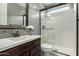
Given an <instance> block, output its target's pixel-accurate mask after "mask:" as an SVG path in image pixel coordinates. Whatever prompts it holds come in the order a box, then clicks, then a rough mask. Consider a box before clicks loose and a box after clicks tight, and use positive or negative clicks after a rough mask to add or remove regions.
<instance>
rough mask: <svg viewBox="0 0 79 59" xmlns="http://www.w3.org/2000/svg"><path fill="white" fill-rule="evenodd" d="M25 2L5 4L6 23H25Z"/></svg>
mask: <svg viewBox="0 0 79 59" xmlns="http://www.w3.org/2000/svg"><path fill="white" fill-rule="evenodd" d="M24 15H25V4H24V3H8V4H7V25H15V26H18V25H21V26H23V25H25V24H24V23H25V20H26V17H25V16H24Z"/></svg>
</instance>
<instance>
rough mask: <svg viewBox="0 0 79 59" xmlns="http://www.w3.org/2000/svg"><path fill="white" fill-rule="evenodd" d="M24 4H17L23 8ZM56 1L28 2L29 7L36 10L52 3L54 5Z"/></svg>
mask: <svg viewBox="0 0 79 59" xmlns="http://www.w3.org/2000/svg"><path fill="white" fill-rule="evenodd" d="M25 4H26V3H18V5H20V6H21V7H24V8H25ZM56 4H58V3H29V5H30V7H31V8H34V9H37V10H41V9H43V8H47V7H50V6H53V5H56Z"/></svg>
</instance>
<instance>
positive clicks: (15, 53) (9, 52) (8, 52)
mask: <svg viewBox="0 0 79 59" xmlns="http://www.w3.org/2000/svg"><path fill="white" fill-rule="evenodd" d="M26 50H27V49H26V44H22V45H19V46H16V47H14V48H11V49H8V50H6V51H3V52H1V54H3V55H4V56H5V55H10V56H18V55H20V54H22V53H24V52H25V51H26ZM1 54H0V55H1Z"/></svg>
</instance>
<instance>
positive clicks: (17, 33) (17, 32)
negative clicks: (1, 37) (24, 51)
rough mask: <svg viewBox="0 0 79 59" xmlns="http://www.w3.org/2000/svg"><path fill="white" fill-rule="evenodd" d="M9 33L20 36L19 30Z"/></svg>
mask: <svg viewBox="0 0 79 59" xmlns="http://www.w3.org/2000/svg"><path fill="white" fill-rule="evenodd" d="M11 35H12V36H13V37H19V36H20V31H19V30H17V31H16V32H15V33H11Z"/></svg>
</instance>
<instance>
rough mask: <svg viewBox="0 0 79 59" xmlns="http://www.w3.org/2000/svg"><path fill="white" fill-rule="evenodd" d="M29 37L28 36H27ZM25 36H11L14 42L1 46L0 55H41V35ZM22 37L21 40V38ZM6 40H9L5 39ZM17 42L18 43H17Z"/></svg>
mask: <svg viewBox="0 0 79 59" xmlns="http://www.w3.org/2000/svg"><path fill="white" fill-rule="evenodd" d="M27 37H28V36H27ZM21 38H22V39H23V38H26V37H25V36H22V37H18V38H16V39H15V38H14V39H12V38H10V39H9V40H10V41H11V40H12V43H11V42H10V41H9V42H10V44H9V43H8V44H6V45H5V46H2V48H1V47H0V56H40V55H41V44H40V43H41V42H40V41H41V40H40V36H29V37H28V38H26V39H23V40H22V39H21ZM20 39H21V40H20ZM4 40H8V38H7V39H4ZM15 42H16V43H15Z"/></svg>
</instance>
